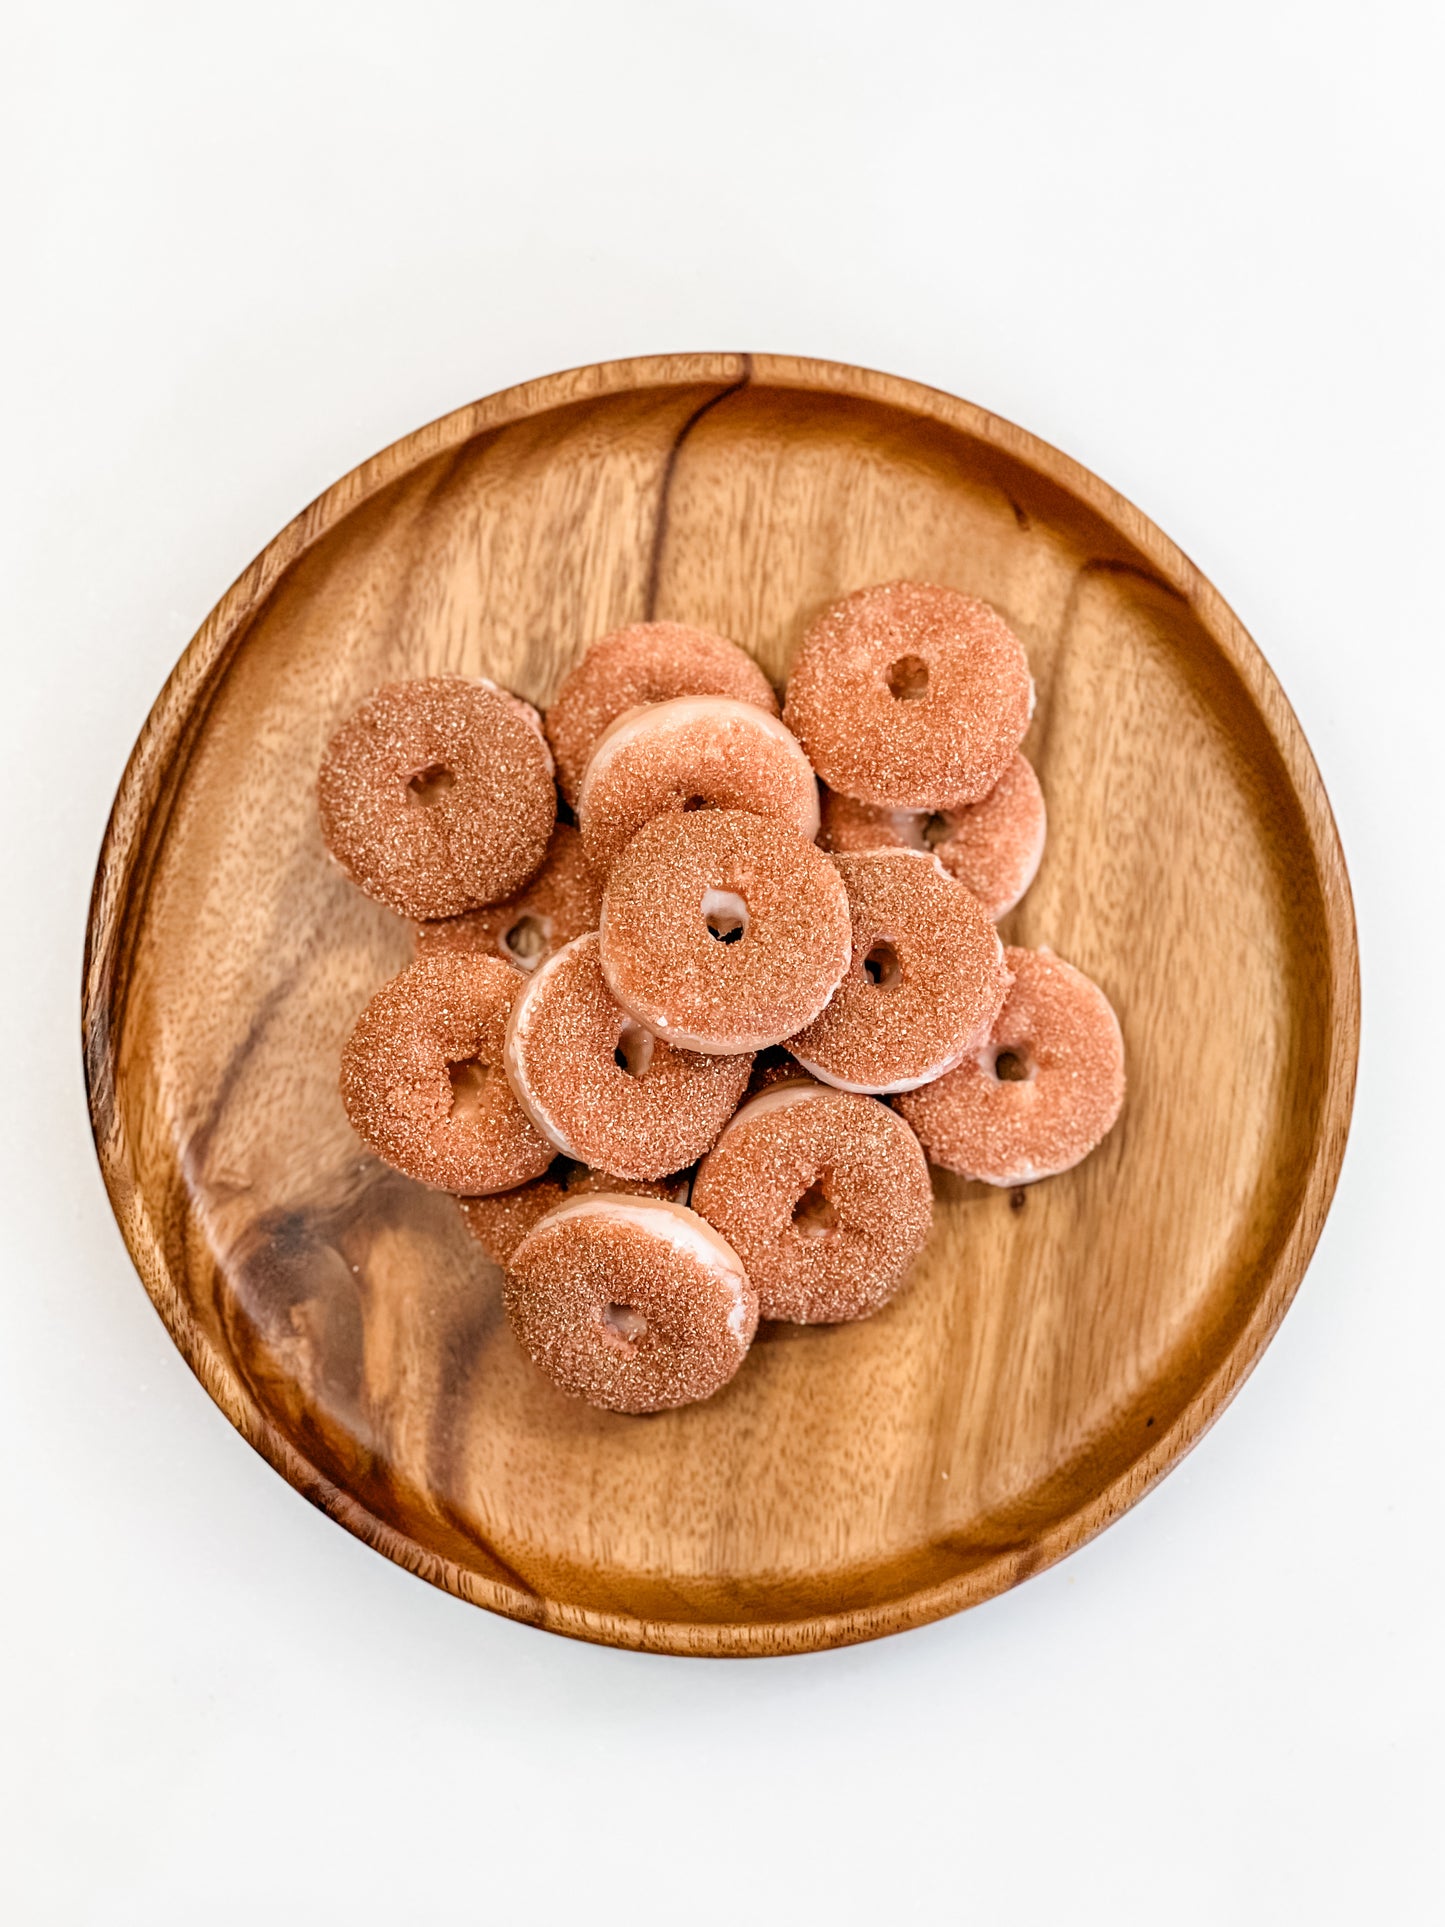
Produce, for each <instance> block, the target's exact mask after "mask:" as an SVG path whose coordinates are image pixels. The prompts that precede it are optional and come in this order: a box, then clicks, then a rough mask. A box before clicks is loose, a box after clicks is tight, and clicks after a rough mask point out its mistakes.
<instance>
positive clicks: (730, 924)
mask: <svg viewBox="0 0 1445 1927" xmlns="http://www.w3.org/2000/svg"><path fill="white" fill-rule="evenodd" d="M702 916H703V922H704V923H705V924H706V925H707V933H708V935H709V936H710V937H715V938H716V939H717V941H718V942H719V943H738V942H740V941H741V939H742V938H743V937H745V936H746V935H747V930H748V906H747V905H746V904H745V903H744V902H743V900H742V898H741V897H740V896H739V895H738V893H737V891H736V890H704V891H703V893H702Z"/></svg>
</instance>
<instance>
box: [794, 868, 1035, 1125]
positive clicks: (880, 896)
mask: <svg viewBox="0 0 1445 1927" xmlns="http://www.w3.org/2000/svg"><path fill="white" fill-rule="evenodd" d="M835 862H836V864H837V868H838V874H839V875H840V876H841V878H842V880H843V884H844V887H845V889H846V890H847V893H848V909H849V914H850V918H851V924H852V945H851V962H850V967H849V970H848V974H847V976H846V977H845V978H844V979H843V981H842V983H841V984H840V985H839V987H838V991H837V993H836V995H835V996H834V997H833V999H832V1000H831V1002H830V1003H829V1004H828V1006H827V1008H826V1009H825V1010H824V1011H823V1013H822V1015H821V1016H820V1017H819V1018H818V1020H817V1022H816V1023H813V1024H811V1025H809V1027H808V1028H807V1029H806V1030H803V1031H798V1032H796V1033H795V1034H794V1035H793V1036H792V1037H791V1038H790V1039H789V1040H788V1048H789V1050H790V1051H791V1052H792V1053H793V1055H794V1057H796V1058H797V1060H798V1062H799V1063H800V1064H801V1065H802V1066H803V1068H804V1070H807V1071H810V1072H811V1073H812V1074H813V1076H814V1077H817V1078H820V1079H821V1080H822V1081H823V1082H824V1083H825V1084H833V1085H836V1086H837V1088H838V1089H839V1090H841V1091H856V1092H863V1093H869V1092H871V1093H873V1094H875V1095H891V1094H893V1093H895V1092H898V1091H911V1090H915V1089H917V1087H918V1086H919V1085H920V1084H926V1083H928V1082H929V1080H930V1079H932V1078H935V1077H940V1076H942V1074H943V1072H944V1071H946V1070H948V1069H950V1068H951V1067H952V1066H953V1065H954V1064H956V1063H958V1061H959V1060H960V1058H962V1057H963V1055H964V1054H965V1052H967V1051H968V1050H970V1049H972V1048H975V1047H976V1046H978V1045H979V1044H981V1043H982V1042H983V1040H984V1039H985V1038H986V1037H987V1036H988V1033H989V1029H990V1027H991V1026H992V1024H993V1021H994V1019H995V1018H996V1017H997V1016H998V1013H999V1010H1000V1009H1001V1007H1002V1005H1003V1000H1004V993H1005V991H1006V990H1007V989H1008V972H1007V971H1006V969H1005V968H1004V949H1003V945H1002V944H1001V943H1000V942H999V939H998V932H997V931H996V930H995V929H994V927H993V925H992V924H991V923H990V922H989V920H988V918H987V916H985V914H984V910H983V906H982V904H980V903H979V901H978V899H977V898H976V897H973V896H970V894H969V893H968V891H967V890H964V889H962V888H961V887H960V886H959V885H958V884H957V883H955V882H954V881H953V880H952V878H951V877H948V876H947V875H945V873H944V871H943V870H942V868H941V867H940V866H939V864H938V863H937V862H936V861H935V859H934V858H933V857H931V856H925V855H923V854H922V853H921V852H919V851H916V850H863V851H859V852H858V853H857V854H856V855H852V856H840V857H837V858H835Z"/></svg>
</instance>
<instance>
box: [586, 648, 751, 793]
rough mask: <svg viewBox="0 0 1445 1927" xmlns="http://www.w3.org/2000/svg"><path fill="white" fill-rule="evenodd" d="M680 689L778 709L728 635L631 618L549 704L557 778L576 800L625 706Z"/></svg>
mask: <svg viewBox="0 0 1445 1927" xmlns="http://www.w3.org/2000/svg"><path fill="white" fill-rule="evenodd" d="M675 696H732V697H733V698H735V699H736V701H738V702H741V703H754V704H756V705H757V707H758V708H759V709H765V710H767V712H768V714H769V715H770V716H776V715H777V713H778V699H777V696H776V695H775V694H774V692H773V686H772V684H771V683H770V682H769V681H768V679H767V677H766V676H765V675H764V674H763V672H762V670H761V669H759V667H758V665H757V664H756V663H755V662H754V661H753V659H752V657H751V656H749V655H746V654H745V653H744V652H743V651H742V650H741V649H739V648H738V646H737V644H736V643H735V642H729V641H728V640H727V638H726V637H724V636H716V635H714V634H713V633H712V632H711V630H708V629H693V628H690V627H689V626H688V624H686V623H684V622H633V623H629V624H628V626H627V627H626V628H625V629H614V630H613V631H612V633H611V634H610V635H606V636H603V637H601V638H600V640H598V641H597V642H594V643H593V644H592V645H591V647H590V648H589V649H588V651H587V653H586V655H585V656H584V657H583V658H582V660H581V662H579V663H578V665H577V667H576V668H575V669H574V670H573V671H572V673H571V674H570V675H569V676H568V677H567V679H566V681H565V682H564V683H563V684H562V687H561V688H560V689H559V690H558V691H557V697H556V700H555V702H554V703H553V704H552V707H551V708H550V709H549V710H548V711H547V737H548V740H549V741H550V742H551V745H552V750H553V753H554V754H555V756H556V758H557V781H558V782H559V783H560V784H561V786H562V794H563V795H564V796H565V797H566V799H567V801H568V802H569V803H571V804H573V805H575V804H576V802H577V791H578V788H579V786H580V784H581V782H582V772H583V771H584V770H585V769H586V767H587V764H588V762H589V760H590V758H591V755H592V752H593V750H594V749H595V748H596V747H597V744H598V742H599V740H600V739H601V737H602V735H603V733H604V731H606V730H607V729H608V728H610V727H611V725H612V724H613V723H615V722H616V720H617V718H618V717H619V716H621V715H622V714H623V713H624V712H625V711H626V710H629V709H636V708H637V707H638V706H639V705H640V704H642V703H665V702H671V701H672V699H673V697H675Z"/></svg>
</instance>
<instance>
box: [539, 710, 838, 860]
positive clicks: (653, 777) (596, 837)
mask: <svg viewBox="0 0 1445 1927" xmlns="http://www.w3.org/2000/svg"><path fill="white" fill-rule="evenodd" d="M704 809H711V810H748V811H750V812H751V813H752V814H753V815H754V816H767V817H771V818H773V819H774V820H775V821H776V822H779V823H786V824H787V825H788V826H789V828H791V829H793V830H796V831H797V832H798V834H799V835H800V836H804V837H807V838H808V839H809V841H811V840H812V839H813V838H814V837H815V836H816V835H817V834H818V825H819V814H818V783H817V778H816V777H815V776H814V775H813V771H812V766H811V765H810V763H809V762H808V759H807V757H806V756H805V755H804V754H803V752H802V750H801V749H800V748H799V747H798V744H797V741H796V740H795V738H794V737H793V736H792V735H791V734H790V733H789V731H788V730H786V729H785V728H784V727H783V725H782V724H781V723H780V722H779V721H778V719H777V717H776V716H770V715H769V714H768V712H767V711H766V710H765V709H759V708H757V707H756V706H755V705H754V704H752V703H739V702H734V701H732V700H731V698H729V697H726V696H679V697H678V698H677V700H676V701H675V702H670V703H654V704H653V705H652V706H651V707H650V708H648V709H634V710H629V712H628V713H627V714H626V715H625V716H620V717H619V718H618V719H617V721H616V722H615V723H614V724H613V725H612V727H611V728H610V729H609V730H608V731H607V733H606V735H605V736H604V737H603V738H602V740H601V741H600V742H599V743H598V745H597V748H596V749H595V750H594V751H593V754H592V760H591V762H590V763H589V764H588V765H587V773H586V775H585V776H584V777H583V778H582V788H581V790H580V791H579V793H578V797H577V821H578V824H579V826H580V827H581V831H582V843H583V847H584V848H585V850H586V852H587V861H588V862H589V863H590V864H591V865H592V867H593V869H594V870H595V871H596V872H597V874H598V875H599V876H602V877H605V876H606V875H607V872H608V870H609V869H610V868H611V865H612V862H613V860H614V859H615V858H616V857H617V856H618V855H620V854H621V852H622V851H623V850H624V849H625V848H626V846H627V845H628V844H629V843H630V842H631V841H632V839H633V837H634V836H636V834H637V832H638V831H639V830H640V829H641V828H642V826H643V824H644V823H647V822H650V821H651V820H652V818H653V817H655V816H661V815H664V814H672V815H682V814H684V813H689V814H690V813H693V812H696V811H698V810H704Z"/></svg>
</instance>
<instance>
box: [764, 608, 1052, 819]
mask: <svg viewBox="0 0 1445 1927" xmlns="http://www.w3.org/2000/svg"><path fill="white" fill-rule="evenodd" d="M1032 709H1033V682H1032V679H1031V678H1030V676H1029V666H1028V660H1027V658H1026V657H1025V655H1024V651H1023V645H1022V644H1021V643H1020V642H1019V639H1018V637H1017V636H1015V635H1014V633H1013V631H1012V630H1011V629H1010V628H1009V626H1008V624H1007V623H1006V622H1005V621H1004V619H1003V617H1002V616H1001V615H999V613H998V612H997V610H995V609H992V608H990V606H989V605H988V603H986V602H980V601H978V600H977V599H976V598H975V597H973V596H966V595H960V594H959V592H958V590H956V589H945V588H940V587H938V586H937V585H936V584H933V583H927V582H884V583H880V584H879V585H878V586H877V587H876V588H871V589H859V590H856V591H855V592H854V593H853V594H852V595H848V596H844V597H843V599H842V600H841V601H839V602H835V603H833V604H832V605H831V606H830V607H828V608H827V609H825V610H824V611H823V613H822V614H821V615H820V616H819V617H818V618H817V620H816V621H815V622H814V623H813V624H812V626H811V627H810V628H809V630H808V632H807V634H806V635H805V636H804V637H803V641H802V645H801V647H800V648H799V650H798V654H797V656H796V658H795V659H794V662H793V669H792V674H791V676H790V678H789V681H788V696H787V701H786V703H785V704H784V706H783V718H784V721H785V722H786V723H787V725H788V727H789V728H790V729H791V730H792V731H793V733H794V735H795V736H797V738H798V740H799V742H801V743H802V745H803V747H804V749H805V750H806V751H807V752H808V755H809V756H810V757H811V758H812V761H813V765H814V767H815V768H816V770H817V772H818V774H819V776H821V777H822V779H823V781H824V782H825V783H826V784H827V785H828V787H829V788H830V789H834V790H838V791H839V792H841V794H843V795H844V796H855V797H857V798H859V799H860V800H861V801H862V802H865V803H876V804H879V805H881V806H882V807H883V808H885V809H892V810H951V809H957V808H959V807H961V806H962V805H963V804H965V803H977V802H979V801H981V800H982V798H983V797H985V796H987V795H988V793H989V791H990V790H991V789H992V788H993V787H994V785H995V783H997V782H998V780H999V778H1000V777H1001V776H1002V775H1003V773H1004V770H1005V769H1006V768H1007V767H1008V761H1009V758H1010V757H1011V756H1012V755H1013V753H1014V751H1015V750H1016V749H1017V748H1018V746H1019V744H1020V743H1021V742H1022V741H1023V736H1024V731H1025V730H1026V729H1027V728H1028V722H1029V716H1030V714H1031V712H1032Z"/></svg>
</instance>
